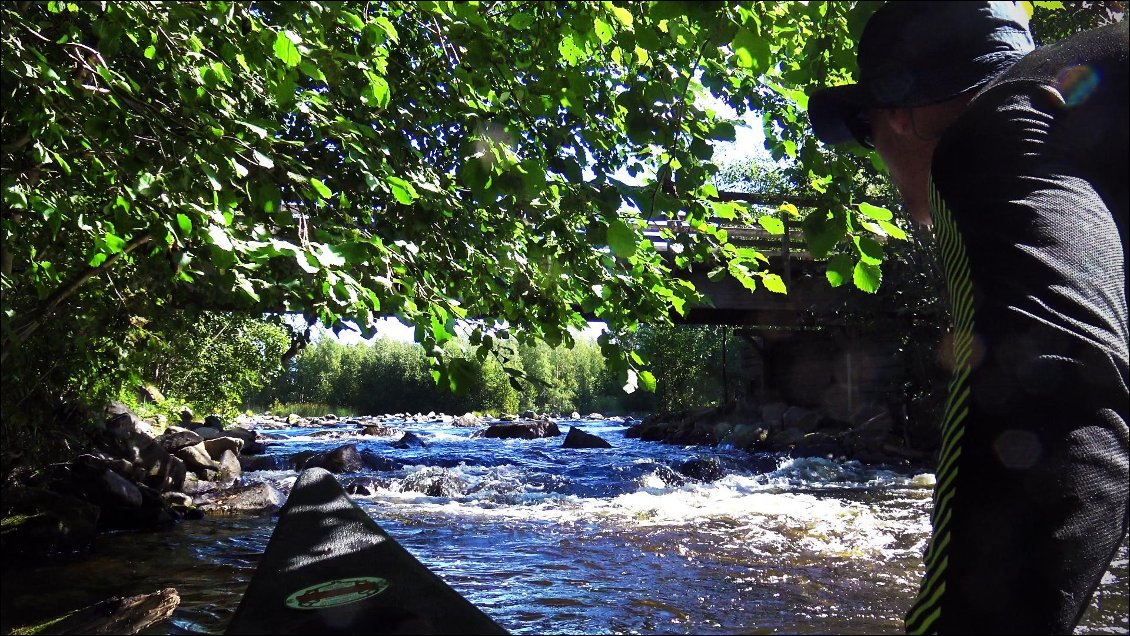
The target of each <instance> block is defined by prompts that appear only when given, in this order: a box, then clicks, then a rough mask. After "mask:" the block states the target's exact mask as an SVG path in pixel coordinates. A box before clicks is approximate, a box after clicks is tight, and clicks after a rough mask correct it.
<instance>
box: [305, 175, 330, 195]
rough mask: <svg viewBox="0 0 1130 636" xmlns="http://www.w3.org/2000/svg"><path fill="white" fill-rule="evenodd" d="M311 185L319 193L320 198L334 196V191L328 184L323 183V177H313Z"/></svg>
mask: <svg viewBox="0 0 1130 636" xmlns="http://www.w3.org/2000/svg"><path fill="white" fill-rule="evenodd" d="M310 185H311V186H312V187H313V188H314V191H315V192H317V193H318V196H319V197H320V198H323V199H328V198H330V197H332V196H333V192H331V191H330V189H329V187H327V186H326V184H324V183H322V180H321V179H318V178H316V177H311V179H310Z"/></svg>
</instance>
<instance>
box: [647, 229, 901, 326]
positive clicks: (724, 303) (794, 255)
mask: <svg viewBox="0 0 1130 636" xmlns="http://www.w3.org/2000/svg"><path fill="white" fill-rule="evenodd" d="M717 221H718V220H715V222H717ZM668 223H669V222H668V221H665V220H650V221H649V227H648V229H647V230H646V231H645V235H646V236H648V238H651V239H652V242H653V243H654V244H655V246H656V249H657V250H658V251H659V252H661V253H663V254H665V255H667V256H668V257H669V258H672V259H673V258H674V256H675V252H674V250H672V249H671V248H670V246H669V245H668V243H667V241H666V239H664V238H663V237H662V236H661V233H662V231H663V229H664V228H670V227H671V226H670V225H668ZM720 226H721V227H722V228H723V229H725V230H726V232H727V234H728V237H729V240H730V242H731V243H733V244H735V245H736V246H739V247H752V248H755V249H757V250H758V251H759V252H761V253H762V254H764V255H765V256H766V257H767V258H768V259H769V263H768V265H767V268H768V270H769V271H771V272H773V273H776V274H778V275H780V276H781V278H782V280H783V281H784V282H785V287H786V289H787V291H788V293H786V294H779V293H776V292H772V291H769V290H768V289H765V288H764V287H762V286H760V285H759V286H758V288H757V290H756V291H752V292H751V291H750V290H748V289H746V288H745V287H744V286H742V284H741V283H739V282H738V281H736V280H735V279H734V278H733V277H731V276H729V275H726V276H725V277H723V278H721V279H720V280H717V281H713V280H710V278H709V277H708V276H707V273H708V272H709V271H710V270H711V269H713V268H714V267H715V266H716V265H715V264H712V263H696V264H695V265H694V267H693V269H692V270H691V271H689V272H685V273H683V274H681V276H682V277H683V278H684V279H686V280H688V281H690V282H691V283H694V286H695V289H697V290H698V291H699V292H700V293H702V295H703V296H704V297H705V298H706V299H707V302H706V303H703V304H698V305H694V306H690V307H688V311H687V313H686V315H684V316H680V315H673V316H672V318H673V319H674V320H675V321H676V322H679V323H684V324H704V325H747V326H750V327H754V328H756V327H768V328H786V329H789V328H793V329H796V328H804V326H805V325H806V323H809V322H812V320H813V319H816V320H818V321H819V323H820V324H821V325H824V326H834V325H838V324H842V323H843V319H842V314H843V312H844V311H852V312H874V313H875V314H888V313H890V312H891V311H893V308H892V307H890V306H889V303H883V302H882V301H881V300H880V299H878V298H877V297H876V296H875V295H873V294H867V293H865V292H862V291H860V290H858V289H855V288H854V285H852V284H851V283H850V282H846V283H844V284H843V285H841V286H840V287H832V286H831V285H830V284H829V283H828V280H827V277H826V275H825V272H826V269H827V264H826V263H825V262H824V261H817V260H815V259H813V257H812V255H811V254H810V253H809V252H808V251H807V249H805V248H804V239H803V236H802V235H801V231H800V229H799V228H798V227H796V225H795V224H792V223H790V222H788V221H787V220H786V221H784V233H783V234H771V233H769V232H768V231H766V230H764V229H762V228H760V227H749V226H734V225H720ZM678 231H686V230H683V229H681V228H679V229H676V232H678Z"/></svg>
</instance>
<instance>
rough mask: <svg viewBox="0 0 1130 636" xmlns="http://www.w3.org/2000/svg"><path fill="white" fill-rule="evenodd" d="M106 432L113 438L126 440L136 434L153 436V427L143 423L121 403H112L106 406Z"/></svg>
mask: <svg viewBox="0 0 1130 636" xmlns="http://www.w3.org/2000/svg"><path fill="white" fill-rule="evenodd" d="M105 415H106V432H107V433H109V434H110V435H111V436H112V437H115V438H118V439H124V438H127V437H129V436H130V435H133V434H135V433H140V434H143V435H148V436H150V437H152V436H153V427H152V426H150V425H149V424H148V423H146V422H143V421H142V420H141V418H139V417H138V416H137V414H136V413H134V412H133V411H131V410H130V409H129V407H128V406H126V405H125V404H122V403H121V402H111V403H110V404H109V405H107V406H106V412H105Z"/></svg>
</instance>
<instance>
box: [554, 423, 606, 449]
mask: <svg viewBox="0 0 1130 636" xmlns="http://www.w3.org/2000/svg"><path fill="white" fill-rule="evenodd" d="M561 448H612V444H609V443H608V442H606V441H605V440H604V438H602V437H600V436H599V435H593V434H592V433H586V432H584V431H582V430H581V429H580V427H577V426H571V427H569V434H568V435H566V436H565V441H564V442H562V443H561Z"/></svg>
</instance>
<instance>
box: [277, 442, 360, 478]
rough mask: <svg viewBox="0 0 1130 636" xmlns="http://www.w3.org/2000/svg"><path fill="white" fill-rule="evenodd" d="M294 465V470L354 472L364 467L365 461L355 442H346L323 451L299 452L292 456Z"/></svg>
mask: <svg viewBox="0 0 1130 636" xmlns="http://www.w3.org/2000/svg"><path fill="white" fill-rule="evenodd" d="M294 467H295V469H296V470H305V469H307V468H325V469H326V470H328V471H330V472H331V473H355V472H357V471H360V470H363V469H364V468H365V461H364V460H363V459H362V458H361V453H360V452H358V450H357V446H356V445H355V444H346V445H345V446H339V447H337V448H335V449H333V450H332V451H328V452H325V453H312V454H309V455H307V454H306V453H299V454H298V455H295V456H294Z"/></svg>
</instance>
